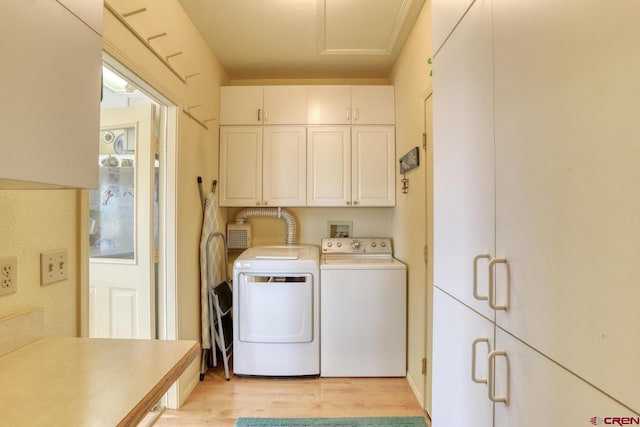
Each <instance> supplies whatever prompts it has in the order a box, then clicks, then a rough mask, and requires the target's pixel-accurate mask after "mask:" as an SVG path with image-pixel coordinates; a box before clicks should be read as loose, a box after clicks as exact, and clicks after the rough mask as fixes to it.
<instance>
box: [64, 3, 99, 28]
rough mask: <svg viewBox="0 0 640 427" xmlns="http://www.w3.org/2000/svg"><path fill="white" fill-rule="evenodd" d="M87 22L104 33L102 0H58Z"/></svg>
mask: <svg viewBox="0 0 640 427" xmlns="http://www.w3.org/2000/svg"><path fill="white" fill-rule="evenodd" d="M57 1H58V3H60V4H63V5H64V6H65V7H66V8H67V9H69V10H70V11H71V12H73V14H74V15H76V16H77V17H78V18H80V19H81V20H82V21H83V22H84V23H85V24H87V25H88V26H90V27H91V28H93V29H94V30H95V31H96V32H97V33H98V34H102V10H103V8H104V5H103V1H102V0H57Z"/></svg>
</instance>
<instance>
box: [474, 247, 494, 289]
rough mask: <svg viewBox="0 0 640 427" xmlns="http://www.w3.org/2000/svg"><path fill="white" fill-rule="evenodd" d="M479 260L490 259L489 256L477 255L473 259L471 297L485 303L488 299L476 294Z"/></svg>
mask: <svg viewBox="0 0 640 427" xmlns="http://www.w3.org/2000/svg"><path fill="white" fill-rule="evenodd" d="M481 259H491V255H489V254H479V255H476V256H474V257H473V297H474V298H475V299H477V300H479V301H485V300H487V299H489V297H488V296H487V295H480V294H479V293H478V260H481Z"/></svg>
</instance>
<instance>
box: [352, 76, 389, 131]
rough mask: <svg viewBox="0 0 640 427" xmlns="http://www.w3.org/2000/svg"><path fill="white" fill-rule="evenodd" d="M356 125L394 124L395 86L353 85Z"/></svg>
mask: <svg viewBox="0 0 640 427" xmlns="http://www.w3.org/2000/svg"><path fill="white" fill-rule="evenodd" d="M351 122H352V123H353V124H354V125H392V124H394V123H395V122H396V121H395V100H394V90H393V86H378V85H364V86H351Z"/></svg>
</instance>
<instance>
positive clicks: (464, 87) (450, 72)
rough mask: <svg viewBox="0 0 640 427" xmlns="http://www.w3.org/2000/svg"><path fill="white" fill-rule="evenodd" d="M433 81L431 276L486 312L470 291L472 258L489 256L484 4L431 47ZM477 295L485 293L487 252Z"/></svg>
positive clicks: (488, 58) (489, 105)
mask: <svg viewBox="0 0 640 427" xmlns="http://www.w3.org/2000/svg"><path fill="white" fill-rule="evenodd" d="M433 67H434V70H433V87H434V107H433V120H434V160H433V167H434V173H433V174H434V177H433V180H434V183H433V185H434V190H433V191H434V205H433V207H434V213H433V214H434V252H433V254H434V283H435V284H436V285H438V286H439V287H441V288H442V289H445V290H446V291H447V292H449V293H451V294H452V295H453V296H455V297H456V298H458V299H460V300H461V301H464V302H465V303H466V304H468V305H469V306H471V307H473V308H474V309H475V310H477V311H479V312H481V313H482V314H483V315H485V316H486V317H488V318H493V317H494V313H493V310H491V309H490V308H489V306H488V304H487V301H485V300H477V299H475V298H474V297H473V283H474V280H473V277H474V274H473V272H474V258H475V257H476V256H477V255H485V254H486V255H489V256H492V257H493V256H494V247H495V243H494V240H495V226H494V216H495V215H494V200H495V193H494V172H493V171H494V160H493V155H494V141H493V96H492V87H493V85H492V81H493V76H492V55H491V8H490V3H489V1H487V0H480V1H476V2H475V3H474V5H473V7H472V8H471V10H470V11H469V13H468V14H467V15H466V16H465V19H464V20H463V21H462V22H461V23H460V25H459V27H458V29H457V30H456V31H455V32H454V33H453V34H452V35H451V37H450V38H449V39H448V40H447V43H446V44H445V45H444V47H443V48H442V50H441V51H440V52H439V53H438V55H437V56H436V58H435V60H434V64H433ZM477 267H478V275H477V276H478V286H477V288H478V292H477V293H478V294H479V295H480V296H484V297H486V296H487V295H488V289H487V280H486V279H487V276H488V274H487V268H488V263H487V259H486V258H482V259H479V261H478V262H477Z"/></svg>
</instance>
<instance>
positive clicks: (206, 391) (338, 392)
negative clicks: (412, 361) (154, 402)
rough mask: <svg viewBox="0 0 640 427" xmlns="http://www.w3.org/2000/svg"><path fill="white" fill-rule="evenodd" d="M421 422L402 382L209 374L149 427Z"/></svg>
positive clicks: (418, 410)
mask: <svg viewBox="0 0 640 427" xmlns="http://www.w3.org/2000/svg"><path fill="white" fill-rule="evenodd" d="M377 416H387V417H391V416H423V417H425V420H426V421H427V425H429V421H428V418H427V417H426V416H425V414H424V411H423V410H422V408H421V407H420V404H419V403H418V401H417V400H416V398H415V396H414V394H413V392H412V391H411V388H410V387H409V384H408V382H407V380H406V379H405V378H313V379H256V378H238V377H233V376H232V377H231V380H229V381H226V380H225V378H224V370H223V369H222V368H221V367H218V368H211V369H209V372H208V373H207V374H206V376H205V379H204V381H201V382H200V383H199V384H198V385H197V386H196V388H195V390H194V391H193V393H192V394H191V396H189V398H188V399H187V401H186V402H185V404H184V405H183V406H182V408H181V409H179V410H166V411H165V412H164V413H163V414H162V416H161V417H160V419H159V420H158V421H157V422H156V423H155V424H154V426H177V425H179V426H203V425H207V426H220V427H233V425H234V424H235V420H236V418H238V417H276V418H280V417H281V418H286V417H305V418H316V417H377Z"/></svg>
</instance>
